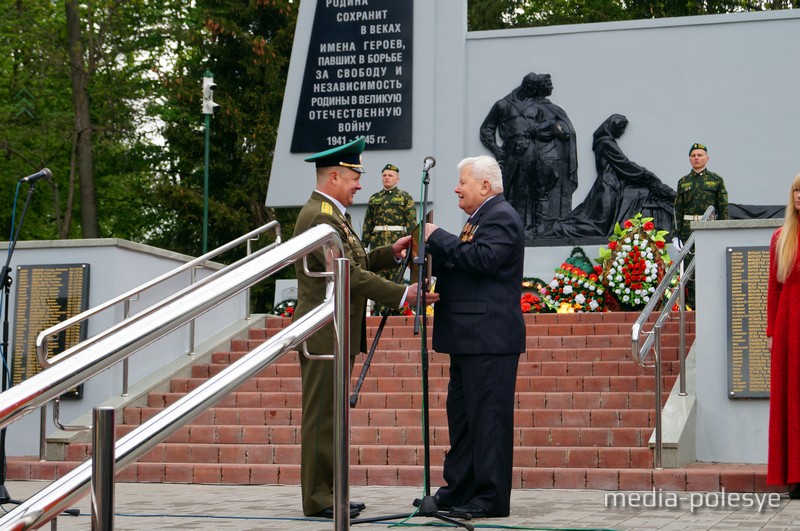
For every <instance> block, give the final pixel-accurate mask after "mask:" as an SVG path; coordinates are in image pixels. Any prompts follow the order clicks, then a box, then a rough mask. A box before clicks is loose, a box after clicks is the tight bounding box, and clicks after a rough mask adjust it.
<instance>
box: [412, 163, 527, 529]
mask: <svg viewBox="0 0 800 531" xmlns="http://www.w3.org/2000/svg"><path fill="white" fill-rule="evenodd" d="M458 168H459V170H460V175H459V180H458V186H456V189H455V193H456V195H457V196H458V206H459V208H461V210H463V211H464V212H466V213H467V214H469V216H470V217H469V219H468V220H467V224H466V225H464V229H463V230H462V231H461V235H460V236H456V235H454V234H450V233H448V232H446V231H445V230H443V229H440V228H438V227H436V226H435V225H433V224H427V225H426V227H425V238H426V241H427V249H428V251H429V252H430V254H431V256H432V258H433V273H434V274H435V275H436V292H437V293H439V295H440V297H441V300H440V301H439V302H438V303H437V304H436V311H435V312H434V318H433V348H434V349H435V350H436V351H437V352H442V353H447V354H449V355H450V382H449V384H448V387H447V422H448V428H449V431H450V450H449V451H448V452H447V455H446V456H445V460H444V479H445V481H446V482H447V485H445V486H443V487H442V488H440V489H439V490H438V492H437V493H436V495H435V496H434V499H435V501H436V502H437V505H438V507H439V509H440V510H448V509H449V511H450V514H452V515H455V516H463V517H471V518H481V517H492V516H508V514H509V509H510V499H511V471H512V464H513V450H514V448H513V446H514V445H513V431H514V387H515V384H516V378H517V365H518V363H519V355H520V353H522V352H523V351H524V350H525V323H524V320H523V317H522V309H521V306H520V297H521V295H522V293H521V292H522V264H523V258H524V250H525V233H524V229H523V227H522V222H521V221H520V218H519V215H518V214H517V212H516V210H515V209H514V208H513V207H512V206H511V205H510V204H509V203H508V202H507V201H506V200H505V198H504V197H503V193H502V192H503V181H502V176H501V172H500V167H499V166H498V164H497V162H496V161H495V160H494V159H493V158H491V157H487V156H481V157H474V158H467V159H464V160H463V161H461V163H460V164H459V165H458Z"/></svg>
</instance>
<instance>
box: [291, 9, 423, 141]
mask: <svg viewBox="0 0 800 531" xmlns="http://www.w3.org/2000/svg"><path fill="white" fill-rule="evenodd" d="M413 6H414V2H413V0H317V6H316V12H315V15H314V24H313V27H312V30H311V38H310V42H309V49H308V57H307V58H306V68H305V72H304V74H303V85H302V87H301V89H300V99H299V102H298V107H297V119H296V120H295V125H294V136H293V137H292V147H291V151H292V153H316V152H319V151H324V150H326V149H329V148H332V147H334V146H338V145H341V144H345V143H347V142H349V141H351V140H354V139H356V138H357V137H359V136H365V137H366V139H367V149H370V147H373V148H375V149H410V148H411V109H412V105H411V87H412V70H413V69H412V44H413V40H414V26H413V20H414V16H413V15H414V10H413Z"/></svg>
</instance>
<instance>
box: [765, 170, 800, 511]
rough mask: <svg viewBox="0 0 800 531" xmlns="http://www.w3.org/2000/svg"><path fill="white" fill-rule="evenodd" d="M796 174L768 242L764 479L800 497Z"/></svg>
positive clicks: (799, 206) (799, 207) (799, 209)
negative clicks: (768, 359) (778, 223)
mask: <svg viewBox="0 0 800 531" xmlns="http://www.w3.org/2000/svg"><path fill="white" fill-rule="evenodd" d="M798 226H800V175H797V176H796V177H795V178H794V181H793V182H792V188H791V192H790V194H789V202H788V204H787V205H786V213H785V215H784V223H783V227H781V228H780V229H778V230H777V231H775V234H773V236H772V242H771V243H770V249H769V256H770V267H769V291H768V292H767V338H768V339H767V345H768V347H769V349H770V354H771V365H770V400H769V457H768V461H767V484H769V485H789V486H790V487H789V497H790V498H792V499H798V498H800V304H798V301H800V253H798V246H799V245H798V239H800V231H798Z"/></svg>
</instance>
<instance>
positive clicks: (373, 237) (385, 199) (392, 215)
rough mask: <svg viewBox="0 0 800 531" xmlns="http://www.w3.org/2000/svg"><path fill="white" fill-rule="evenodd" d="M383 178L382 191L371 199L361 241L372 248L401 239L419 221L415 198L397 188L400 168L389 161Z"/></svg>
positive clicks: (382, 174) (384, 169)
mask: <svg viewBox="0 0 800 531" xmlns="http://www.w3.org/2000/svg"><path fill="white" fill-rule="evenodd" d="M381 179H382V181H383V190H381V191H380V192H378V193H375V194H373V195H372V196H371V197H370V198H369V203H368V204H367V213H366V215H365V216H364V230H363V237H362V238H361V241H362V243H363V244H364V246H365V247H367V246H368V247H369V248H370V249H375V248H376V247H380V246H381V245H388V244H391V243H394V242H396V241H397V239H398V238H400V237H402V236H406V235H408V234H411V231H412V230H414V227H415V226H416V224H417V209H416V207H415V206H414V199H413V198H412V197H411V195H410V194H409V193H408V192H404V191H403V190H401V189H399V188H398V187H397V182H398V181H399V180H400V169H399V168H398V167H397V166H395V165H394V164H387V165H386V166H384V168H383V172H382V173H381Z"/></svg>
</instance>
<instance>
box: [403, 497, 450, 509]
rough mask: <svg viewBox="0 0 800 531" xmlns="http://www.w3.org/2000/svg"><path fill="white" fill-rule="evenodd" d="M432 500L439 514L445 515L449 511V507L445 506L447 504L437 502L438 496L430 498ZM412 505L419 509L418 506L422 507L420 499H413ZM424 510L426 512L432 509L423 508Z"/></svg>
mask: <svg viewBox="0 0 800 531" xmlns="http://www.w3.org/2000/svg"><path fill="white" fill-rule="evenodd" d="M432 498H433V501H434V503H435V504H436V510H437V511H438V512H441V513H446V512H447V511H449V510H450V506H449V505H447V504H445V503H442V502H441V501H439V498H438V496H432ZM412 505H413V506H414V507H420V506H421V505H422V500H421V499H419V498H414V501H413V503H412ZM425 509H426V510H427V509H430V510H433V509H432V508H430V507H428V508H425Z"/></svg>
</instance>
